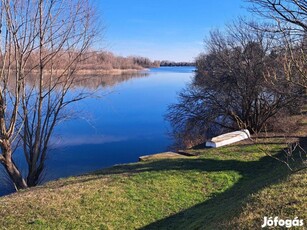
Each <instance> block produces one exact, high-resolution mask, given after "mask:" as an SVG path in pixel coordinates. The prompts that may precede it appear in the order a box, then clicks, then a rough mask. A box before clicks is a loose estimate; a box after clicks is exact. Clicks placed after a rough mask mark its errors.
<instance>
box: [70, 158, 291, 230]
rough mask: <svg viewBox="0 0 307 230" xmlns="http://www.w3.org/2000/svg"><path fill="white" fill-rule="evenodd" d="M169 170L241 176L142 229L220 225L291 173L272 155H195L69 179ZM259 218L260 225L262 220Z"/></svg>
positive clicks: (123, 166) (209, 227) (132, 165)
mask: <svg viewBox="0 0 307 230" xmlns="http://www.w3.org/2000/svg"><path fill="white" fill-rule="evenodd" d="M280 154H281V153H280ZM170 170H180V171H189V170H193V171H200V172H221V171H237V172H238V173H239V174H240V175H241V178H240V179H239V181H237V182H236V183H235V184H234V185H233V186H232V187H230V188H229V189H228V190H226V191H225V192H223V193H216V194H214V195H213V196H212V197H211V198H210V199H209V200H207V201H205V202H203V203H200V204H198V205H195V206H193V207H190V208H188V209H186V210H183V211H181V212H179V213H175V214H173V215H171V216H169V217H166V218H165V219H161V220H158V221H156V222H154V223H151V224H149V225H148V226H146V227H144V228H143V229H199V228H203V229H218V227H217V226H216V223H220V222H221V221H223V220H225V219H229V218H231V217H232V216H233V215H235V214H237V213H239V212H240V207H242V205H243V204H244V202H245V201H246V198H247V197H248V196H249V195H250V194H252V193H256V192H257V191H258V190H260V189H262V188H264V187H266V186H268V185H271V184H274V183H276V182H278V181H280V180H281V179H283V178H285V177H286V176H287V175H288V171H287V169H286V167H285V166H284V165H283V164H281V163H280V162H277V161H276V160H274V159H272V158H270V157H263V158H261V159H260V160H257V161H247V162H246V161H240V160H215V159H206V158H195V157H192V158H184V159H173V160H157V161H151V162H145V163H136V164H128V165H119V166H114V167H112V168H110V169H106V170H102V171H99V172H95V173H92V174H89V175H88V177H80V178H78V179H77V180H74V181H70V182H68V183H83V182H87V181H91V180H96V179H98V178H100V177H105V176H114V175H117V174H119V175H127V176H129V175H133V174H135V173H142V172H159V171H160V172H162V171H163V172H167V171H170ZM66 185H67V184H66ZM259 221H260V222H259V226H260V224H261V221H262V220H259Z"/></svg>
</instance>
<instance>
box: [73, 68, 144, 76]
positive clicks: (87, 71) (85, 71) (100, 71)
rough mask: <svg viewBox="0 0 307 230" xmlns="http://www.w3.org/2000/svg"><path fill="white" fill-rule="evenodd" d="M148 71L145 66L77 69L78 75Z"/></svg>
mask: <svg viewBox="0 0 307 230" xmlns="http://www.w3.org/2000/svg"><path fill="white" fill-rule="evenodd" d="M144 71H148V69H146V68H142V69H110V70H106V69H80V70H78V71H77V74H80V75H89V74H95V75H114V76H115V75H124V74H135V73H139V72H144Z"/></svg>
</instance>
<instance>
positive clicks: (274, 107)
mask: <svg viewBox="0 0 307 230" xmlns="http://www.w3.org/2000/svg"><path fill="white" fill-rule="evenodd" d="M274 36H275V35H274V34H271V36H270V37H268V36H267V33H266V32H263V31H257V30H250V27H249V26H248V25H246V23H245V22H242V21H239V22H236V23H234V24H233V25H231V26H229V27H228V30H227V32H225V33H224V34H222V33H221V32H219V31H214V32H212V33H211V35H210V38H209V39H208V40H207V41H206V45H207V51H208V53H207V54H204V55H200V56H199V58H198V59H197V60H196V67H197V72H196V76H195V78H194V80H193V82H192V83H191V84H190V85H189V86H188V88H187V89H185V90H184V91H183V92H181V94H180V95H179V100H180V101H179V103H177V104H174V105H172V106H171V107H170V110H169V113H168V115H167V118H168V120H169V121H170V122H171V124H172V125H173V128H174V133H175V136H178V135H179V136H180V135H183V136H195V135H196V136H197V138H198V139H199V140H201V139H200V138H199V137H200V136H201V135H202V136H203V137H204V136H206V135H209V134H210V133H212V132H214V130H221V128H222V129H226V130H227V129H228V130H231V129H238V128H247V129H249V131H251V132H252V133H258V132H260V131H262V130H263V129H264V127H265V126H266V124H267V122H268V121H269V119H270V118H271V117H273V116H274V115H276V114H277V113H278V112H279V111H281V110H287V109H290V108H291V109H295V108H300V106H301V105H302V98H303V95H302V88H301V87H297V86H296V85H293V84H290V83H289V82H288V81H287V80H286V79H285V75H284V73H283V71H282V70H283V68H282V64H283V62H281V57H280V56H281V55H282V52H283V51H282V50H276V49H275V42H276V40H275V38H274ZM268 76H275V78H271V79H270V81H268V80H267V78H268ZM242 124H244V125H243V127H242ZM189 133H192V135H189Z"/></svg>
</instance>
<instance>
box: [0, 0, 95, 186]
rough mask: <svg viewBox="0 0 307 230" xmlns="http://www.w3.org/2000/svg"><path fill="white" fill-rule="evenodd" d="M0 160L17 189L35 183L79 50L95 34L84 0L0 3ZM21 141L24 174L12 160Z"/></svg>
mask: <svg viewBox="0 0 307 230" xmlns="http://www.w3.org/2000/svg"><path fill="white" fill-rule="evenodd" d="M0 10H1V15H0V17H1V36H0V39H1V42H0V44H1V52H0V61H1V65H0V66H1V76H0V80H1V86H0V127H1V133H0V147H1V154H0V161H1V163H2V165H3V166H4V167H5V169H6V171H7V173H8V175H9V176H10V178H11V179H12V182H13V183H14V185H15V187H16V189H17V190H18V189H24V188H27V187H30V186H35V185H37V183H38V182H39V179H40V176H41V175H42V172H43V170H44V163H45V159H46V155H47V153H48V147H49V142H50V137H51V136H52V133H53V130H54V127H55V126H56V125H57V123H58V122H59V121H60V120H62V119H64V118H65V116H64V113H63V112H64V108H65V107H66V106H67V105H69V104H70V103H73V102H75V101H78V100H81V99H83V98H84V97H85V96H86V95H85V94H84V93H82V92H81V93H80V94H77V95H75V96H69V95H68V93H69V91H70V89H71V88H73V87H74V81H75V77H74V74H75V71H76V69H77V67H78V63H79V62H80V61H81V57H82V54H83V53H84V52H86V50H87V49H88V48H89V46H90V45H91V42H92V41H93V37H94V35H95V33H96V30H95V28H94V26H93V25H94V23H93V21H92V20H93V12H92V9H91V6H90V4H89V1H88V0H76V1H73V0H47V1H43V0H29V1H23V0H17V1H9V0H2V1H1V9H0ZM19 143H21V146H22V149H23V152H24V156H25V159H26V162H27V165H28V172H27V177H26V178H24V177H23V176H22V175H21V173H20V170H19V169H18V167H17V165H16V164H15V163H14V160H13V153H14V149H15V148H17V147H19V146H20V145H19Z"/></svg>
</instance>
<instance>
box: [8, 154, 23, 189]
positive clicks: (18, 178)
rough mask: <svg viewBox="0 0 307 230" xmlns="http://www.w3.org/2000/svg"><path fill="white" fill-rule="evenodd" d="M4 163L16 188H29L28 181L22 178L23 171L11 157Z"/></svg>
mask: <svg viewBox="0 0 307 230" xmlns="http://www.w3.org/2000/svg"><path fill="white" fill-rule="evenodd" d="M3 165H4V167H5V169H6V171H7V173H8V175H9V176H10V178H11V180H12V181H13V183H14V185H15V188H16V190H20V189H26V188H28V186H27V183H26V181H25V180H24V179H23V178H22V175H21V173H20V172H19V170H18V169H17V167H16V165H15V163H14V162H13V161H12V160H11V159H6V160H5V162H3Z"/></svg>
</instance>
